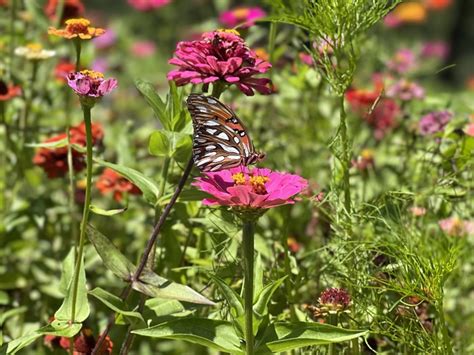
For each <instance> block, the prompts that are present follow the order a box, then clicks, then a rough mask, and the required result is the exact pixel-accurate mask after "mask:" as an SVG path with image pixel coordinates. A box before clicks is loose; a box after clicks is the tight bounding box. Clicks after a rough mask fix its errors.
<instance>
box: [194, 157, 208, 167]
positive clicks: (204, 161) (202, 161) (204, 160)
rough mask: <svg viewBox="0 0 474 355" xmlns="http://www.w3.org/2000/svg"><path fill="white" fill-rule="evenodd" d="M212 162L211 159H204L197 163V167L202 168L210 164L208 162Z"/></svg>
mask: <svg viewBox="0 0 474 355" xmlns="http://www.w3.org/2000/svg"><path fill="white" fill-rule="evenodd" d="M210 161H211V158H204V159H201V160H200V161H198V162H197V163H196V165H197V166H201V165H204V164H206V163H208V162H210Z"/></svg>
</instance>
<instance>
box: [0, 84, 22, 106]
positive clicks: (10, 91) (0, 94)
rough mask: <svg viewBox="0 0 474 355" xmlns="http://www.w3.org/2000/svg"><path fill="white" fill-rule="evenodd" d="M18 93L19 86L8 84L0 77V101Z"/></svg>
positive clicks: (19, 91)
mask: <svg viewBox="0 0 474 355" xmlns="http://www.w3.org/2000/svg"><path fill="white" fill-rule="evenodd" d="M19 95H21V89H20V87H19V86H14V85H11V84H10V85H8V84H7V83H6V82H4V81H3V80H1V79H0V101H8V100H10V99H12V98H14V97H15V96H19Z"/></svg>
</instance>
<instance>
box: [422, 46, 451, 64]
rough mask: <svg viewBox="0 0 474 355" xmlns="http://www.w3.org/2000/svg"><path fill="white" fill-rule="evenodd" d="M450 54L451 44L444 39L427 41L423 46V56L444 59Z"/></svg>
mask: <svg viewBox="0 0 474 355" xmlns="http://www.w3.org/2000/svg"><path fill="white" fill-rule="evenodd" d="M448 55H449V44H448V43H446V42H443V41H436V42H426V43H425V44H423V47H422V48H421V56H422V57H423V58H437V59H440V60H444V59H446V58H447V57H448Z"/></svg>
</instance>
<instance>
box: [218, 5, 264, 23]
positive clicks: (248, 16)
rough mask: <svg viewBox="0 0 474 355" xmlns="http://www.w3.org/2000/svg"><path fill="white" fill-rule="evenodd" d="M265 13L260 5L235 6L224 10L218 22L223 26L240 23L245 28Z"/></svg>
mask: <svg viewBox="0 0 474 355" xmlns="http://www.w3.org/2000/svg"><path fill="white" fill-rule="evenodd" d="M266 15H267V14H266V12H265V11H263V10H262V9H261V8H260V7H257V6H254V7H237V8H235V9H232V10H229V11H224V12H223V13H221V14H220V16H219V22H220V23H222V24H223V25H224V26H225V27H228V28H232V27H236V26H237V25H240V24H241V26H240V27H242V28H247V27H250V26H253V25H254V24H255V20H258V19H260V18H263V17H265V16H266Z"/></svg>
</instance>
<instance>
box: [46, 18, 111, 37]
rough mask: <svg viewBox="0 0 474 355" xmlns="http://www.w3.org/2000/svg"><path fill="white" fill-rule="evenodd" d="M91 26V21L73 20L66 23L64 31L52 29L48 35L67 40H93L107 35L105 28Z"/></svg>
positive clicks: (83, 19)
mask: <svg viewBox="0 0 474 355" xmlns="http://www.w3.org/2000/svg"><path fill="white" fill-rule="evenodd" d="M89 25H90V21H89V20H87V19H85V18H72V19H69V20H67V21H66V27H65V28H64V29H57V28H54V27H50V28H49V29H48V34H50V35H54V36H59V37H64V38H67V39H72V38H79V39H91V38H93V37H99V36H101V35H103V34H104V33H105V30H104V29H103V28H95V27H90V26H89Z"/></svg>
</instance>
